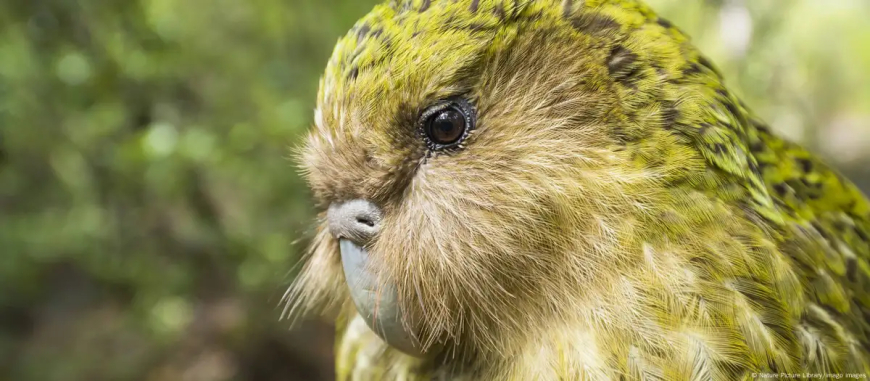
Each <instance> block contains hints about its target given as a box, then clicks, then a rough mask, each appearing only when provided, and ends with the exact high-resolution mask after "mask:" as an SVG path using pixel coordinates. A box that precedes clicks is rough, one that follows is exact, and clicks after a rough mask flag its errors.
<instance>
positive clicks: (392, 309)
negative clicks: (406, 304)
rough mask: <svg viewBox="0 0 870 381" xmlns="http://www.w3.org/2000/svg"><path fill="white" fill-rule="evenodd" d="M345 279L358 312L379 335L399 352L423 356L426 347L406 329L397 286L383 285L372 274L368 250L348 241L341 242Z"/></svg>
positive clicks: (385, 283) (387, 283)
mask: <svg viewBox="0 0 870 381" xmlns="http://www.w3.org/2000/svg"><path fill="white" fill-rule="evenodd" d="M339 245H340V247H341V263H342V266H343V267H344V276H345V279H346V280H347V285H348V286H349V287H350V295H351V298H352V299H353V302H354V304H355V305H356V309H357V312H359V314H360V316H362V318H363V320H365V322H366V324H368V326H369V328H371V329H372V330H373V331H374V332H375V333H377V334H378V336H380V337H381V338H382V339H384V341H386V342H387V343H388V344H390V345H391V346H393V347H395V348H396V349H398V350H400V351H402V352H405V353H407V354H409V355H412V356H422V355H423V352H422V349H423V346H422V345H421V344H420V342H419V341H418V340H417V338H416V337H414V335H413V334H412V333H410V332H408V331H407V330H405V327H404V326H403V325H402V317H403V314H402V311H401V310H400V307H399V303H398V295H397V293H396V286H395V284H394V283H393V282H390V281H387V282H384V281H380V282H379V279H378V277H377V274H374V273H372V271H371V270H370V269H371V267H368V266H371V265H375V266H376V265H377V264H376V263H370V261H371V260H372V259H371V257H369V255H368V253H367V252H366V251H365V249H363V248H361V247H359V246H357V245H356V244H355V243H353V242H351V241H350V240H348V239H341V240H340V241H339ZM379 286H380V287H379Z"/></svg>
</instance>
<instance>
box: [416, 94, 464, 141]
mask: <svg viewBox="0 0 870 381" xmlns="http://www.w3.org/2000/svg"><path fill="white" fill-rule="evenodd" d="M472 116H473V115H472V112H471V107H470V106H469V105H468V104H467V103H466V102H464V101H461V100H456V101H450V102H445V103H442V104H439V105H436V106H434V107H431V108H430V109H429V110H427V111H426V112H425V113H423V116H422V118H421V119H422V120H421V122H422V126H421V127H422V132H423V135H424V137H425V139H426V141H427V143H428V145H429V148H431V149H433V150H440V149H445V148H451V147H454V146H456V145H458V144H459V143H461V142H462V139H463V138H465V136H466V135H467V132H468V131H469V130H470V129H471V127H472V124H473V120H472Z"/></svg>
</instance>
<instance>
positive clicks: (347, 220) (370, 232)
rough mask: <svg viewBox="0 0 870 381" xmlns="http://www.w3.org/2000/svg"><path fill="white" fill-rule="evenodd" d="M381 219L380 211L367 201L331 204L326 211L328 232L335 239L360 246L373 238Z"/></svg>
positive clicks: (356, 200)
mask: <svg viewBox="0 0 870 381" xmlns="http://www.w3.org/2000/svg"><path fill="white" fill-rule="evenodd" d="M381 218H382V214H381V209H380V208H379V207H378V206H377V205H375V204H374V203H372V202H371V201H368V200H361V199H355V200H349V201H345V202H337V203H333V204H332V205H330V206H329V210H328V211H327V220H328V222H329V230H330V231H331V232H332V235H333V236H335V237H336V238H347V239H350V240H352V241H354V242H356V243H358V244H362V243H365V242H367V241H368V240H370V239H371V238H372V237H374V236H375V235H376V234H377V232H378V229H379V225H380V221H381Z"/></svg>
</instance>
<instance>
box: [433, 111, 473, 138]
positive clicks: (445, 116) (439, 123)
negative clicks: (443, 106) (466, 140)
mask: <svg viewBox="0 0 870 381" xmlns="http://www.w3.org/2000/svg"><path fill="white" fill-rule="evenodd" d="M464 132H465V117H463V116H462V113H460V112H459V111H457V110H453V109H448V110H444V111H441V112H439V113H438V114H435V116H434V117H433V118H432V119H430V121H429V139H432V141H433V142H435V143H438V144H450V143H453V142H455V141H457V140H459V138H461V137H462V134H463V133H464Z"/></svg>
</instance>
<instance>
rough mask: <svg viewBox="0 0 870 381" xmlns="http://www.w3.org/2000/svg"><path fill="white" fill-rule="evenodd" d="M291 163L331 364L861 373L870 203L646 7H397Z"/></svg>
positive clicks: (372, 16)
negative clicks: (311, 229)
mask: <svg viewBox="0 0 870 381" xmlns="http://www.w3.org/2000/svg"><path fill="white" fill-rule="evenodd" d="M315 122H316V123H315V127H314V128H313V129H312V131H311V133H310V135H309V138H308V140H307V142H306V144H305V146H304V147H302V149H301V150H300V151H299V155H298V159H299V160H300V161H301V165H302V167H303V169H304V174H305V176H306V178H307V181H308V184H309V186H310V188H311V190H312V193H313V196H314V198H315V200H316V201H317V203H318V205H320V206H321V207H322V210H323V213H322V214H321V219H320V223H319V227H318V230H317V231H318V232H317V234H316V236H315V237H314V239H313V242H312V246H311V249H310V253H309V256H308V259H307V262H306V263H305V267H304V269H303V271H302V273H301V274H300V275H299V277H298V278H297V280H296V282H295V284H294V285H293V286H292V287H291V289H290V290H289V291H288V305H289V306H290V307H291V309H292V312H293V313H298V312H310V311H317V312H320V313H325V314H327V315H328V316H330V317H332V318H335V319H336V322H337V325H338V331H339V332H338V334H339V336H338V340H337V343H336V356H337V361H336V366H337V369H336V370H337V376H338V379H340V380H392V379H396V380H410V379H432V378H435V379H468V380H556V379H558V380H611V379H613V380H617V379H618V380H640V379H644V380H738V379H747V378H748V377H750V375H752V374H760V373H765V372H768V373H778V374H781V373H789V374H798V373H814V374H846V373H855V374H861V373H863V374H866V373H870V322H868V320H870V264H868V263H870V244H868V242H870V240H868V236H870V207H868V202H867V199H866V198H865V197H864V196H863V195H862V194H861V193H860V192H859V191H858V190H857V189H856V188H855V186H854V185H852V184H851V183H850V182H848V181H847V180H845V179H844V178H843V177H842V176H841V175H840V174H838V173H837V172H836V171H835V170H833V169H831V168H829V167H828V166H826V165H825V164H824V163H822V162H821V161H820V160H819V159H818V158H817V157H816V156H814V155H813V154H811V153H809V152H808V151H806V150H805V149H803V148H802V147H800V146H799V145H797V144H794V143H791V142H788V141H786V140H783V139H781V138H779V137H778V136H777V135H776V134H775V133H774V132H772V131H771V130H770V129H769V128H768V127H767V126H766V125H765V123H764V122H762V121H761V120H759V119H758V118H757V117H756V116H755V115H754V114H753V113H752V112H751V111H749V108H748V107H747V106H746V105H744V104H743V103H742V102H741V101H740V100H739V99H737V97H735V96H734V95H733V93H731V92H730V91H729V90H728V89H727V88H726V87H725V85H724V80H723V78H722V76H721V74H720V73H719V72H718V71H717V69H716V68H715V66H714V65H713V64H712V63H710V62H709V61H708V60H707V59H705V58H704V57H703V56H702V55H701V54H700V53H699V51H698V50H697V49H696V48H695V47H694V46H693V45H692V44H691V43H690V41H689V38H688V37H687V36H686V35H685V34H683V33H682V32H681V31H680V30H679V29H678V28H676V27H674V26H673V25H671V23H669V22H668V21H666V20H664V19H662V18H660V17H658V16H657V15H656V14H655V13H654V12H653V11H652V10H651V9H650V8H648V7H647V6H646V5H644V4H643V3H642V2H640V1H636V0H585V1H580V0H575V1H570V0H515V1H509V0H505V1H502V0H497V1H496V0H465V1H462V0H459V1H457V0H450V1H447V0H440V1H439V0H415V1H392V2H388V3H385V4H383V5H379V6H377V7H376V8H375V9H374V10H373V11H372V12H371V13H369V14H368V15H367V16H365V17H363V18H362V19H361V20H360V21H359V22H358V23H357V24H356V25H355V26H354V27H353V29H352V30H351V31H350V32H349V33H348V34H347V35H346V36H345V37H343V38H342V39H340V40H339V42H338V44H337V46H336V47H335V50H334V53H333V55H332V57H331V59H330V60H329V62H328V64H327V67H326V72H325V74H324V76H323V78H322V80H321V82H320V91H319V93H318V107H317V110H316V112H315Z"/></svg>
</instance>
